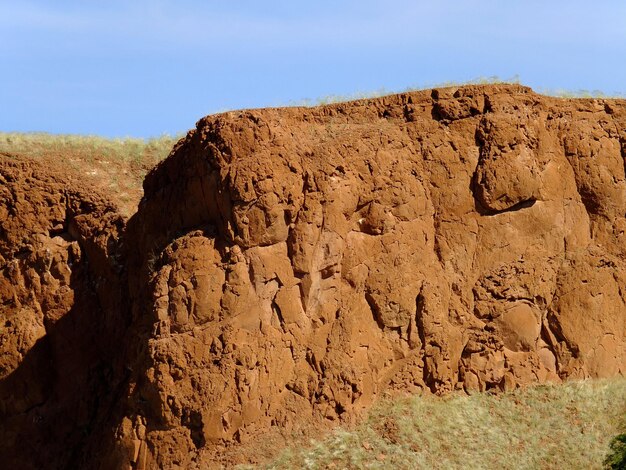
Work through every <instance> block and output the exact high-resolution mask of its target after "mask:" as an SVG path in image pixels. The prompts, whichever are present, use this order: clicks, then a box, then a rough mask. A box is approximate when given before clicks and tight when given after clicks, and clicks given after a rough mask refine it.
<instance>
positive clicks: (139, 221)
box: [0, 85, 626, 468]
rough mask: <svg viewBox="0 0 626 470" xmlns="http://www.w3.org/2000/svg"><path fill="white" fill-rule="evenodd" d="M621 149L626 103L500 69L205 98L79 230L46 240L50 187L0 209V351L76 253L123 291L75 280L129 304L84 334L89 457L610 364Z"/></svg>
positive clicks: (617, 283) (224, 453) (250, 442)
mask: <svg viewBox="0 0 626 470" xmlns="http://www.w3.org/2000/svg"><path fill="white" fill-rule="evenodd" d="M624 157H626V103H625V102H624V101H619V100H593V99H589V100H563V99H556V98H547V97H543V96H539V95H537V94H535V93H533V92H532V91H531V90H530V89H528V88H525V87H521V86H513V85H511V86H503V85H491V86H468V87H462V88H458V89H455V88H449V89H442V90H434V91H432V92H414V93H405V94H401V95H394V96H388V97H384V98H377V99H372V100H361V101H355V102H351V103H341V104H334V105H329V106H322V107H318V108H288V109H266V110H254V111H233V112H229V113H224V114H220V115H216V116H209V117H206V118H203V119H201V120H200V121H199V122H198V123H197V126H196V129H194V130H192V131H190V132H189V134H188V135H187V136H186V137H185V138H184V139H182V140H181V141H180V142H179V143H178V144H177V145H176V146H175V147H174V149H173V150H172V153H171V155H170V157H169V158H168V159H167V160H165V161H164V162H162V163H161V164H160V165H159V166H158V167H156V168H155V169H154V170H153V171H152V172H151V173H150V174H149V175H148V176H147V178H146V180H145V183H144V189H145V195H144V198H143V200H142V202H141V205H140V207H139V210H138V212H137V214H135V215H134V216H133V217H132V218H131V219H130V220H129V221H128V224H127V226H126V229H124V227H123V224H122V225H120V224H119V223H116V224H112V226H111V227H115V228H114V229H113V228H107V227H105V226H103V225H102V224H100V225H99V224H97V223H95V221H94V220H93V217H91V218H89V217H90V216H87V218H86V219H85V220H84V221H83V219H81V217H79V216H75V217H73V219H72V220H74V221H75V222H74V225H76V226H77V229H79V235H80V236H73V237H72V238H67V239H65V238H63V237H62V239H60V240H55V237H54V236H53V235H54V233H53V234H52V235H51V234H50V228H48V227H54V226H57V225H59V224H63V223H64V221H65V220H66V218H67V217H66V215H64V212H63V211H62V210H61V209H59V208H58V206H59V204H61V203H60V202H58V201H57V200H56V199H54V197H56V196H54V195H55V194H56V192H55V191H54V190H51V189H48V188H47V189H45V190H43V191H42V196H41V197H43V198H45V197H49V196H46V195H52V197H53V200H52V202H51V203H50V204H49V207H50V209H49V211H48V212H47V213H46V214H45V215H42V216H37V217H32V220H31V219H29V220H28V222H26V221H25V222H22V223H21V225H19V224H16V225H14V226H12V225H3V231H2V233H1V236H0V243H3V244H0V256H2V258H0V260H3V261H2V265H1V268H0V272H1V273H2V277H0V282H1V284H0V292H2V293H3V294H2V295H3V297H2V298H3V299H6V300H3V302H4V304H3V305H9V310H10V312H11V315H12V318H14V319H15V322H12V323H11V325H12V326H11V327H10V328H13V330H10V331H9V333H2V334H4V335H5V337H6V338H7V340H5V341H6V342H5V343H3V345H5V344H6V345H7V346H3V348H4V347H7V348H8V351H11V355H9V356H7V357H9V359H5V358H4V354H3V359H2V361H3V362H2V367H4V368H5V369H4V370H7V371H9V370H10V369H11V368H13V369H15V368H19V367H22V366H21V365H20V364H21V363H20V361H21V356H20V354H23V353H22V352H21V351H27V350H28V348H32V344H34V343H35V342H37V341H38V339H39V340H40V339H41V338H44V337H47V336H49V335H50V332H49V331H48V330H47V329H46V326H45V325H46V322H49V323H50V324H54V322H55V321H62V320H61V319H62V318H64V317H65V316H67V313H66V312H65V310H63V308H58V306H59V305H60V306H67V305H75V304H76V301H77V299H78V300H80V298H81V297H80V296H79V297H77V294H76V290H75V289H74V290H73V291H72V290H71V289H70V290H69V291H65V290H62V287H63V286H66V285H67V284H68V276H69V279H70V280H71V279H72V276H73V275H74V272H75V271H74V268H73V265H72V266H71V265H70V263H74V260H76V262H79V264H80V262H85V261H84V260H87V261H88V263H87V264H88V267H85V270H84V276H88V277H89V279H96V278H97V277H98V276H100V277H102V279H112V280H116V282H117V283H118V284H115V286H116V287H115V289H119V297H117V299H118V300H116V301H114V302H108V303H107V301H106V299H105V298H104V297H102V293H103V292H102V291H100V290H98V287H97V283H96V284H90V287H89V289H91V291H92V292H95V295H96V296H97V297H98V298H100V299H101V302H103V306H102V308H103V309H104V310H103V311H106V312H108V313H106V314H100V313H98V314H96V315H95V317H98V315H104V316H106V317H107V318H109V319H113V318H116V319H117V321H120V322H122V323H124V322H126V323H124V324H127V325H128V328H126V329H125V332H124V334H122V335H120V336H118V337H117V338H116V339H118V340H119V341H120V343H121V344H120V347H119V348H115V347H113V348H111V347H110V346H109V347H108V349H107V348H104V350H106V351H107V352H106V354H104V355H102V356H98V355H96V356H97V357H106V358H109V359H110V360H111V361H112V362H114V363H115V364H117V365H121V364H123V365H124V366H126V367H127V369H124V368H123V367H119V366H117V368H113V370H114V371H117V372H115V373H116V374H119V376H116V378H115V380H116V381H117V383H120V384H123V385H120V390H122V391H121V392H120V394H119V395H118V396H117V397H116V398H115V399H114V400H113V402H112V404H111V406H112V408H111V409H112V410H113V411H112V412H110V413H108V414H107V415H106V416H107V418H106V419H105V417H104V415H100V414H98V413H97V412H96V413H95V415H94V416H96V417H97V419H96V418H94V419H95V421H94V422H97V423H99V426H101V427H100V429H101V432H100V434H99V436H100V439H101V440H100V441H99V443H101V444H100V445H98V443H96V441H95V440H93V441H89V445H88V446H87V447H86V448H88V449H98V448H99V449H100V452H101V453H100V454H99V455H100V457H102V456H103V455H104V454H106V456H107V457H106V458H101V459H100V461H99V465H100V467H101V468H106V467H107V466H109V467H110V466H120V467H123V466H124V465H127V466H129V465H130V466H135V467H136V468H140V467H143V468H153V467H165V468H194V466H196V467H202V466H203V465H205V466H206V465H211V464H215V465H217V464H220V463H221V464H232V463H235V462H241V461H243V462H245V461H255V460H256V459H260V458H262V456H260V455H258V453H257V452H256V450H255V449H256V448H255V447H254V442H255V440H256V439H258V438H259V437H260V436H263V435H267V434H268V433H269V432H271V431H272V430H282V431H283V432H285V433H287V434H288V433H295V432H300V431H302V430H303V429H306V428H309V427H315V426H324V425H326V424H334V423H337V422H339V421H341V420H351V419H353V418H354V417H355V416H358V415H359V413H360V412H361V411H362V410H364V409H366V408H367V407H368V406H370V405H371V404H372V403H373V402H374V401H375V400H376V399H377V398H378V397H380V396H382V394H383V393H385V392H391V391H394V390H401V391H407V390H409V391H415V390H423V391H428V392H432V393H437V394H442V393H446V392H449V391H453V390H466V391H468V392H472V391H484V390H489V389H499V390H507V389H511V388H514V387H518V386H523V385H526V384H530V383H537V382H545V381H559V380H564V379H566V378H568V377H574V378H583V377H605V376H610V375H616V374H622V375H623V374H624V373H626V304H625V302H626V297H625V295H624V293H625V292H626V278H625V276H626V274H625V273H626V264H625V262H626V261H625V260H626V258H625V256H626V253H625V251H624V250H625V249H624V246H626V245H625V244H624V227H625V226H626V221H625V219H624V214H625V213H626V178H625V175H624ZM12 164H13V163H11V162H9V163H6V162H4V163H3V165H4V166H3V168H6V167H7V165H8V167H10V166H11V165H12ZM1 174H2V175H5V174H6V170H5V171H4V173H1ZM3 177H4V178H5V180H6V176H3ZM19 184H26V183H25V182H22V183H19ZM19 184H17V186H19ZM11 197H13V196H11V195H10V194H9V193H6V192H5V194H4V195H3V198H4V200H5V201H8V200H10V198H11ZM29 204H30V205H27V206H24V207H27V209H21V211H22V213H26V212H28V213H37V212H36V210H35V209H36V206H37V205H36V203H35V202H30V203H29ZM12 207H14V205H13V203H11V204H6V203H5V204H4V205H0V214H1V215H3V217H4V218H3V219H2V220H14V219H13V217H14V215H11V214H14V213H15V210H14V209H11V208H12ZM90 207H92V209H89V211H95V212H94V213H98V214H100V213H101V212H98V211H102V209H98V207H100V206H98V205H97V204H96V205H93V206H90ZM11 210H13V212H11ZM107 210H108V209H107ZM24 211H26V212H24ZM89 211H87V212H89ZM89 213H90V214H91V212H89ZM15 220H17V219H15ZM25 220H26V219H25ZM111 220H113V219H111ZM78 222H80V224H79V223H78ZM105 225H106V224H105ZM27 226H28V227H29V228H28V231H26V229H25V228H24V227H27ZM38 227H44V228H45V230H44V229H43V228H41V229H40V228H38ZM53 232H54V231H53ZM111 234H112V235H111ZM40 235H43V236H44V239H43V240H44V241H38V240H42V239H41V238H37V237H40ZM46 237H47V238H46ZM111 237H112V238H111ZM5 240H6V241H5ZM11 240H23V241H20V242H19V243H21V244H22V245H24V246H26V245H27V244H31V245H33V246H35V247H39V246H41V248H36V249H35V252H36V253H39V254H37V255H36V256H31V255H29V256H31V257H30V258H29V257H19V256H17V252H16V251H15V250H14V249H12V248H10V247H11V246H13V245H14V244H15V243H17V242H14V241H11ZM111 240H112V241H111ZM109 241H111V242H110V243H109ZM122 242H123V246H124V248H123V249H121V248H119V245H120V244H121V243H122ZM37 243H42V244H41V245H37ZM44 245H45V246H46V247H51V248H49V250H50V253H49V254H48V253H47V252H45V251H44V252H42V251H41V250H42V249H43V247H44ZM16 246H17V245H16ZM29 253H30V252H29ZM16 260H17V262H18V264H20V263H22V264H20V267H19V269H17V268H14V267H12V266H14V264H15V262H16ZM23 260H27V261H28V262H27V263H26V264H24V263H25V262H24V261H23ZM79 260H83V261H79ZM92 260H93V261H92ZM118 265H119V266H122V268H120V270H119V273H116V271H115V269H117V268H115V266H118ZM85 266H87V265H85ZM27 267H28V269H31V271H28V270H27V269H26V268H27ZM125 268H127V270H128V272H127V273H126V271H125V270H124V269H125ZM48 271H49V274H47V273H48ZM26 278H28V279H32V280H31V281H28V282H29V284H28V287H24V288H22V287H19V286H22V285H23V286H26V285H27V284H26V282H25V281H22V279H26ZM35 279H36V280H35ZM111 282H112V281H111ZM120 283H121V284H120ZM69 284H70V287H71V285H72V283H71V282H69ZM20 289H21V290H20ZM46 289H47V290H46ZM43 291H45V292H49V291H50V292H51V291H54V292H56V293H57V294H55V295H54V296H52V295H47V294H46V295H44V296H43V297H41V296H39V297H38V295H39V294H38V292H43ZM30 292H33V293H34V295H33V294H31V293H30ZM29 295H30V297H29ZM40 298H41V299H42V300H40ZM72 299H73V300H72ZM120 299H122V300H120ZM42 301H43V302H44V303H45V307H44V306H43V304H42ZM18 305H19V306H18ZM115 312H118V313H115ZM120 312H121V313H120ZM90 318H92V319H93V318H94V315H92V316H91V317H90ZM13 325H18V326H13ZM106 331H109V332H111V331H114V329H112V327H107V329H106ZM81 347H83V346H81ZM84 347H86V348H87V346H84ZM87 349H89V348H87ZM3 351H4V350H3ZM92 360H95V359H94V357H93V356H90V357H89V359H88V360H87V362H89V361H92ZM22 362H24V361H23V360H22ZM55 367H59V365H57V366H55ZM13 369H12V370H13ZM122 370H124V371H125V372H123V373H122ZM46 380H48V381H46ZM46 380H43V379H42V380H39V381H35V383H36V385H35V386H33V387H31V388H30V389H29V390H30V391H29V393H31V394H32V396H25V397H24V398H23V402H20V401H19V399H18V398H17V397H15V396H12V397H11V399H10V400H9V401H4V402H3V403H12V404H11V405H10V406H11V407H12V408H11V409H10V410H11V411H10V413H15V412H17V410H19V409H24V407H28V406H29V405H28V404H29V403H34V402H36V401H37V400H40V399H41V397H45V396H46V394H47V393H49V385H47V384H48V382H49V380H50V379H46ZM99 393H103V392H102V391H100V392H99ZM20 399H21V398H20ZM11 400H12V401H11ZM90 409H94V408H93V406H92V408H90ZM106 426H109V428H107V427H106ZM5 428H6V429H9V427H7V426H5ZM105 429H109V430H108V431H105ZM94 439H95V438H94ZM76 442H78V441H76ZM81 458H82V459H83V460H80V462H90V463H92V464H93V462H95V461H96V460H95V458H94V457H92V460H90V459H89V458H88V457H86V456H82V457H81ZM75 461H79V460H75ZM92 466H93V465H92Z"/></svg>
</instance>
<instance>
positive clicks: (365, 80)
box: [0, 0, 626, 137]
mask: <svg viewBox="0 0 626 470" xmlns="http://www.w3.org/2000/svg"><path fill="white" fill-rule="evenodd" d="M494 75H495V76H499V77H500V78H503V79H506V78H509V77H513V76H516V75H517V76H518V77H519V79H520V80H521V82H522V83H524V84H527V85H530V86H532V87H534V88H536V89H541V88H550V89H561V88H562V89H570V90H579V89H586V90H601V91H603V92H605V93H620V94H626V1H624V0H614V1H613V0H607V1H602V0H598V1H589V0H585V1H579V0H568V1H560V0H553V1H550V0H543V1H536V0H525V1H521V0H498V1H495V0H480V1H478V0H466V1H455V0H441V1H430V2H426V1H421V0H413V1H409V0H385V1H370V0H358V1H356V0H348V1H340V0H335V1H326V0H317V1H314V2H298V1H294V0H291V1H272V0H265V1H258V0H257V1H250V0H218V1H211V0H208V1H193V0H179V1H173V0H156V1H155V0H150V1H148V0H136V1H130V0H128V1H119V0H109V1H106V2H102V1H95V0H82V1H78V0H76V1H69V0H58V1H33V0H14V1H6V0H0V131H45V132H52V133H80V134H99V135H104V136H136V137H150V136H158V135H160V134H163V133H167V134H176V133H179V132H181V131H185V130H187V129H189V128H191V127H193V125H194V123H195V122H196V121H197V120H198V119H199V118H200V117H202V116H204V115H206V114H211V113H215V112H219V111H224V110H228V109H236V108H252V107H263V106H280V105H287V104H289V103H290V102H298V101H301V100H304V99H307V98H308V99H313V100H315V99H316V98H320V97H324V96H328V95H353V94H355V93H359V92H372V91H377V90H380V89H385V90H388V91H390V92H392V91H402V90H404V89H406V88H407V87H422V86H428V85H431V84H435V83H439V82H445V81H465V80H471V79H474V78H477V77H481V76H483V77H488V76H494Z"/></svg>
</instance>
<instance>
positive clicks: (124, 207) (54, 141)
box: [0, 132, 178, 216]
mask: <svg viewBox="0 0 626 470" xmlns="http://www.w3.org/2000/svg"><path fill="white" fill-rule="evenodd" d="M177 140H178V137H171V136H162V137H158V138H153V139H148V140H145V139H137V138H130V137H127V138H124V139H107V138H105V137H98V136H81V135H55V134H47V133H17V132H11V133H7V132H0V154H5V155H20V156H24V157H28V158H32V159H34V160H38V161H41V162H44V163H46V164H49V165H54V166H60V168H61V169H62V170H63V171H67V172H71V173H73V174H74V175H76V176H78V177H80V178H83V179H85V180H87V181H89V182H91V183H92V184H93V185H94V186H95V187H96V188H98V189H100V190H102V192H103V193H104V194H106V195H108V196H109V198H111V199H112V200H113V201H114V202H115V203H116V204H117V205H118V206H119V208H120V211H121V212H122V214H124V215H126V216H130V215H132V214H133V213H134V212H135V210H136V208H137V204H138V203H139V200H140V199H141V196H142V194H143V188H142V183H143V178H144V176H145V175H146V173H147V172H148V171H149V170H150V169H151V168H152V167H154V166H155V165H156V164H157V163H158V162H160V161H161V160H163V159H164V158H165V157H167V155H168V154H169V152H170V150H171V149H172V147H173V145H174V144H175V143H176V141H177Z"/></svg>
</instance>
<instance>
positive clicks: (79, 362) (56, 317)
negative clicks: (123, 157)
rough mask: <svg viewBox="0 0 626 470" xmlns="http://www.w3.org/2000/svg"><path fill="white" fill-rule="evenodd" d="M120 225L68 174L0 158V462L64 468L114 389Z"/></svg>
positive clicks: (123, 311)
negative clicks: (0, 352)
mask: <svg viewBox="0 0 626 470" xmlns="http://www.w3.org/2000/svg"><path fill="white" fill-rule="evenodd" d="M123 230H124V220H123V219H121V218H120V217H119V216H118V215H117V213H116V210H115V206H114V205H112V204H111V203H110V202H108V201H107V200H106V199H104V198H101V197H99V196H97V195H94V194H93V193H92V192H91V191H90V190H89V188H82V187H81V184H80V182H79V181H77V180H76V179H75V178H71V177H68V175H66V174H63V173H61V172H60V171H55V170H52V169H50V168H43V167H42V166H40V165H37V164H36V163H35V162H29V161H25V160H20V159H19V158H16V157H12V156H3V157H2V158H1V159H0V347H1V351H2V354H1V355H0V461H1V462H2V466H3V467H4V468H16V469H17V468H19V469H30V468H32V469H40V468H75V467H76V466H77V465H78V464H79V462H80V461H81V460H82V458H83V456H82V455H81V452H82V450H83V446H85V445H87V442H88V441H89V439H90V438H92V437H93V435H94V434H96V433H98V432H99V431H98V428H99V427H102V419H103V417H104V416H105V415H106V410H108V409H109V408H111V407H112V406H113V403H114V399H115V398H116V394H117V398H119V394H120V393H122V391H123V390H125V389H124V388H120V387H121V386H122V385H125V383H124V382H123V381H122V380H121V377H122V375H121V374H120V370H119V368H120V367H121V360H122V358H120V357H117V354H116V353H117V351H116V349H115V348H116V346H115V343H116V342H117V343H118V347H119V345H120V344H121V341H122V337H123V334H122V333H123V332H124V328H125V326H126V325H127V324H128V320H129V316H128V311H127V310H128V309H127V307H126V306H125V303H124V299H123V295H122V293H123V292H124V293H125V292H126V288H125V281H123V279H124V278H125V274H124V272H125V268H124V265H123V261H124V258H125V256H124V255H123V248H122V246H121V243H120V236H121V233H122V232H123ZM122 286H124V288H123V289H122Z"/></svg>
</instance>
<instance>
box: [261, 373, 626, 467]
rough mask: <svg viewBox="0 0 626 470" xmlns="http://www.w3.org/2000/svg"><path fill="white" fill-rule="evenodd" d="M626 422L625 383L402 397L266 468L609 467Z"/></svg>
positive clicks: (288, 450)
mask: <svg viewBox="0 0 626 470" xmlns="http://www.w3.org/2000/svg"><path fill="white" fill-rule="evenodd" d="M624 416H626V379H624V378H619V379H612V380H598V381H584V382H570V383H567V384H563V385H544V386H537V387H533V388H528V389H525V390H518V391H514V392H510V393H504V394H499V395H493V394H476V395H471V396H459V395H453V396H450V397H447V398H436V397H430V396H416V397H411V398H402V399H397V400H393V401H391V400H389V401H385V402H383V403H381V404H380V405H379V406H377V407H376V408H375V409H374V410H373V411H372V412H371V413H370V416H369V418H368V419H367V420H366V421H365V422H364V423H362V424H361V425H359V426H358V427H356V428H355V429H352V430H345V429H343V430H337V431H335V432H333V433H332V434H331V435H330V436H329V437H327V438H326V439H324V440H321V441H315V442H312V443H311V446H310V447H308V448H291V449H287V450H285V451H284V452H283V453H282V454H281V455H280V456H279V457H278V458H277V459H276V460H275V461H274V462H272V463H269V464H267V465H266V466H265V467H264V468H268V469H283V468H284V469H287V468H306V469H322V468H355V469H361V468H362V469H369V468H407V469H408V468H424V469H438V468H441V469H457V468H458V469H490V468H494V469H495V468H497V469H519V468H528V469H534V468H542V469H562V468H590V469H591V468H602V463H603V461H604V459H605V458H606V456H607V453H608V452H609V444H610V442H611V437H612V436H614V435H615V434H616V433H617V432H619V431H618V429H619V427H620V422H621V421H622V420H623V418H624Z"/></svg>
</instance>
